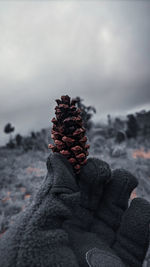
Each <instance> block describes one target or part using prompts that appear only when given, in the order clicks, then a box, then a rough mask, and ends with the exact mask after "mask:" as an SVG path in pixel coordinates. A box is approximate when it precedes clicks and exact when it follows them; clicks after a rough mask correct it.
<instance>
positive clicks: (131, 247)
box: [113, 198, 150, 267]
mask: <svg viewBox="0 0 150 267" xmlns="http://www.w3.org/2000/svg"><path fill="white" fill-rule="evenodd" d="M149 223H150V203H149V202H148V201H146V200H145V199H142V198H135V199H133V200H132V202H131V205H130V207H129V208H128V209H127V211H126V212H125V213H124V216H123V218H122V223H121V226H120V228H119V230H118V233H117V236H116V242H115V243H114V244H113V248H114V249H115V251H116V252H117V254H118V255H119V256H120V257H121V259H122V260H123V261H124V262H125V263H126V264H127V265H129V266H134V267H140V266H142V262H143V260H144V257H145V255H146V252H147V249H148V245H149Z"/></svg>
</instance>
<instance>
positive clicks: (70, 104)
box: [48, 95, 90, 174]
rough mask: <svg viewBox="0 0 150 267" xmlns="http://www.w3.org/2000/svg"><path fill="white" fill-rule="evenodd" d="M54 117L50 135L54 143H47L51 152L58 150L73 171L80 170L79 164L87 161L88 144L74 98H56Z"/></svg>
mask: <svg viewBox="0 0 150 267" xmlns="http://www.w3.org/2000/svg"><path fill="white" fill-rule="evenodd" d="M56 102H57V106H56V107H55V114H56V118H53V119H52V120H51V121H52V123H53V128H52V134H51V137H52V139H53V140H54V145H52V144H49V146H48V147H49V148H50V149H52V151H53V152H58V153H60V154H62V155H64V156H65V157H67V159H68V161H69V162H70V163H71V164H72V166H73V168H74V171H75V173H77V174H78V173H79V172H80V168H81V166H83V165H85V164H86V162H87V159H86V158H87V156H88V151H87V150H88V149H89V147H90V146H89V145H88V144H86V142H87V137H86V136H85V129H84V127H83V122H82V118H81V116H80V114H81V110H80V109H78V108H77V107H76V100H75V99H72V100H71V99H70V97H69V96H68V95H65V96H61V99H56Z"/></svg>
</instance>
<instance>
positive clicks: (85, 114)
mask: <svg viewBox="0 0 150 267" xmlns="http://www.w3.org/2000/svg"><path fill="white" fill-rule="evenodd" d="M75 100H76V103H77V107H78V108H79V109H80V110H81V117H82V120H83V126H84V127H85V129H86V130H90V129H91V127H92V121H91V118H92V117H93V115H94V113H96V109H95V108H94V107H92V106H85V105H84V104H83V103H82V101H83V99H81V98H80V97H79V96H77V97H76V98H75Z"/></svg>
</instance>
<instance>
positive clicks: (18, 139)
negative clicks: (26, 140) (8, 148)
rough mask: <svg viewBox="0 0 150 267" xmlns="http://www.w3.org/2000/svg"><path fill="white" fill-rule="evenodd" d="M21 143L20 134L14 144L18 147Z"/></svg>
mask: <svg viewBox="0 0 150 267" xmlns="http://www.w3.org/2000/svg"><path fill="white" fill-rule="evenodd" d="M21 143H22V136H21V135H20V134H17V135H16V144H17V146H20V145H21Z"/></svg>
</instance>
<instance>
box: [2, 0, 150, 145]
mask: <svg viewBox="0 0 150 267" xmlns="http://www.w3.org/2000/svg"><path fill="white" fill-rule="evenodd" d="M149 18H150V2H149V1H32V2H29V1H20V2H19V1H5V2H3V1H2V2H0V116H1V118H0V131H3V127H4V125H5V124H6V123H7V122H11V123H12V124H14V126H16V133H17V132H21V133H23V134H25V133H28V132H29V131H31V130H32V129H40V128H42V127H47V126H49V124H50V119H51V117H53V115H54V111H53V108H54V105H55V101H54V100H55V99H56V98H59V97H60V96H61V95H62V94H69V95H70V96H71V97H75V96H81V97H82V98H83V99H84V103H85V104H87V105H90V104H91V105H94V106H95V107H96V109H97V115H96V117H95V118H96V119H97V118H101V117H104V116H106V115H107V114H108V113H111V114H124V113H127V112H129V111H131V110H138V109H143V108H147V109H149V108H150V19H149ZM3 138H4V135H3V134H2V136H1V141H0V142H1V143H2V139H3Z"/></svg>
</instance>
